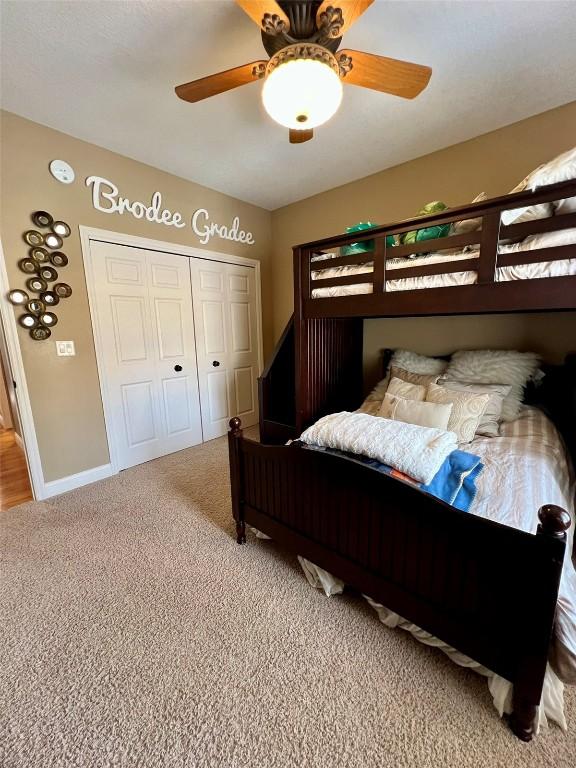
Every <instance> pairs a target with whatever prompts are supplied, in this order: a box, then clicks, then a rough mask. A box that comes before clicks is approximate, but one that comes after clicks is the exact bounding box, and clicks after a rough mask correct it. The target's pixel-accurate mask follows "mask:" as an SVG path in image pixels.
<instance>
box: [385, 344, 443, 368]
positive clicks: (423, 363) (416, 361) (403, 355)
mask: <svg viewBox="0 0 576 768" xmlns="http://www.w3.org/2000/svg"><path fill="white" fill-rule="evenodd" d="M390 365H395V366H396V367H398V368H403V369H404V370H405V371H410V372H411V373H444V371H445V370H446V368H448V361H447V360H439V359H438V358H437V357H428V356H427V355H420V354H418V352H412V351H411V350H409V349H397V350H396V351H395V352H394V354H393V355H392V359H391V361H390Z"/></svg>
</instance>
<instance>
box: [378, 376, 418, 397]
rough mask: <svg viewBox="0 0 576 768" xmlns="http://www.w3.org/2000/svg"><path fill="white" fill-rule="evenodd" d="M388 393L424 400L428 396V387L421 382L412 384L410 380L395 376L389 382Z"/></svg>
mask: <svg viewBox="0 0 576 768" xmlns="http://www.w3.org/2000/svg"><path fill="white" fill-rule="evenodd" d="M386 394H387V395H398V397H405V398H406V400H420V401H421V400H424V399H425V398H426V387H424V386H422V385H421V384H410V382H409V381H403V380H402V379H397V378H393V379H391V380H390V384H388V389H387V390H386Z"/></svg>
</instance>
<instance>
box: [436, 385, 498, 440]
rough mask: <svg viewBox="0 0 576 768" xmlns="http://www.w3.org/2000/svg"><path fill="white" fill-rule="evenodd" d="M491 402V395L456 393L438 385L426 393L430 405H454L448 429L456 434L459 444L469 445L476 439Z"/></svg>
mask: <svg viewBox="0 0 576 768" xmlns="http://www.w3.org/2000/svg"><path fill="white" fill-rule="evenodd" d="M489 400H490V395H477V394H475V393H474V392H456V391H453V390H450V389H446V387H439V386H438V385H436V384H430V385H429V387H428V391H427V393H426V402H428V403H452V405H453V407H452V413H451V414H450V419H449V421H448V427H447V429H448V430H449V431H451V432H455V433H456V439H457V440H458V442H459V443H469V442H471V441H472V440H473V439H474V435H475V434H476V430H477V429H478V425H479V424H480V419H481V418H482V415H483V414H484V411H485V410H486V406H487V405H488V401H489Z"/></svg>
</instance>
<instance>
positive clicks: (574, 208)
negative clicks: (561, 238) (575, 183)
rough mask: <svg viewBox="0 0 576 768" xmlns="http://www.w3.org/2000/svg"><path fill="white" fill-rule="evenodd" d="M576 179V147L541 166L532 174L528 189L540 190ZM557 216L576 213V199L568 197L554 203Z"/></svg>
mask: <svg viewBox="0 0 576 768" xmlns="http://www.w3.org/2000/svg"><path fill="white" fill-rule="evenodd" d="M571 179H576V147H574V148H573V149H569V150H568V151H567V152H563V153H562V154H561V155H558V157H555V158H554V160H550V162H549V163H545V164H544V165H541V166H540V168H538V169H537V170H536V171H534V172H533V173H531V174H530V176H529V180H528V189H538V187H544V186H546V184H557V183H559V182H561V181H570V180H571ZM552 207H553V209H554V213H555V214H563V213H576V197H566V198H565V199H564V200H557V201H556V202H555V203H552Z"/></svg>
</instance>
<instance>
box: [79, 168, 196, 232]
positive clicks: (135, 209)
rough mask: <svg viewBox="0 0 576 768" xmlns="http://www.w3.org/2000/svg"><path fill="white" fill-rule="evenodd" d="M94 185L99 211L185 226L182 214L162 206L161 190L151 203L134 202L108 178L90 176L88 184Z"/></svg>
mask: <svg viewBox="0 0 576 768" xmlns="http://www.w3.org/2000/svg"><path fill="white" fill-rule="evenodd" d="M91 185H92V205H93V206H94V208H96V210H97V211H102V213H120V214H123V213H125V212H127V213H131V214H132V216H134V218H136V219H142V218H146V219H147V220H148V221H152V222H155V223H157V224H165V225H166V226H167V227H178V228H181V227H185V226H186V222H184V221H182V214H180V213H178V212H175V213H172V212H171V211H169V210H168V209H167V208H166V209H164V210H161V208H162V195H161V194H160V192H154V194H153V195H152V200H151V203H150V205H146V204H145V203H141V202H140V201H139V200H135V201H134V202H133V203H132V202H130V200H129V199H128V198H127V197H120V195H119V194H118V187H117V186H116V185H115V184H113V183H112V182H111V181H108V179H103V178H102V177H101V176H88V178H87V179H86V186H87V187H89V186H91ZM103 201H108V203H110V204H109V205H103Z"/></svg>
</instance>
